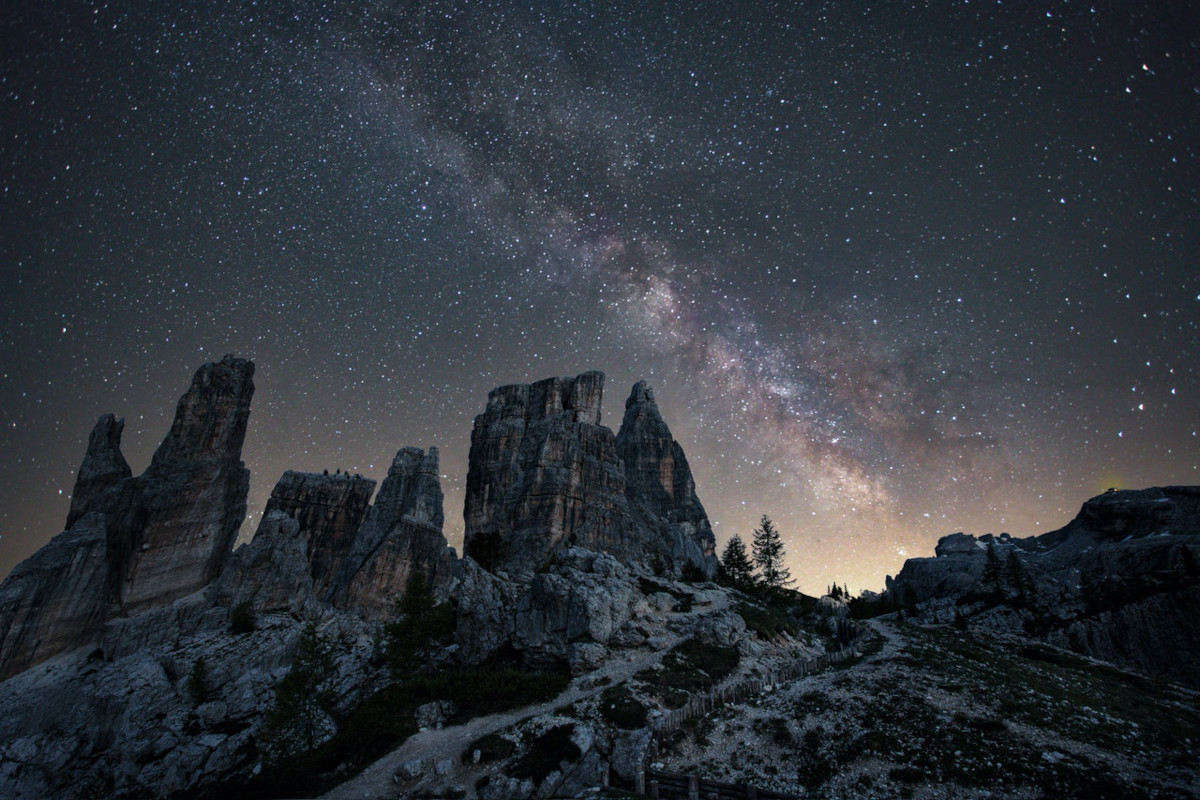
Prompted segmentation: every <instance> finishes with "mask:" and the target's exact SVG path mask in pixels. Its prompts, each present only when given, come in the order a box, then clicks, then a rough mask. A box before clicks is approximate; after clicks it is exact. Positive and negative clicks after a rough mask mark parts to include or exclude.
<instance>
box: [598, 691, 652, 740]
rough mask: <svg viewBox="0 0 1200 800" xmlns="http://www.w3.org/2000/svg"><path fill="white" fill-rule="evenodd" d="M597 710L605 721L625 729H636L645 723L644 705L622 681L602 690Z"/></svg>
mask: <svg viewBox="0 0 1200 800" xmlns="http://www.w3.org/2000/svg"><path fill="white" fill-rule="evenodd" d="M599 711H600V716H601V717H602V718H603V719H604V720H605V721H606V722H609V723H611V724H613V725H616V726H617V727H618V728H623V729H625V730H636V729H638V728H641V727H643V726H645V724H646V706H645V705H643V704H642V702H641V701H640V700H638V699H637V698H636V697H634V696H633V693H632V692H631V691H629V687H628V686H626V685H625V684H623V683H622V684H620V685H619V686H612V687H609V688H608V689H605V690H604V693H603V694H602V695H600V704H599Z"/></svg>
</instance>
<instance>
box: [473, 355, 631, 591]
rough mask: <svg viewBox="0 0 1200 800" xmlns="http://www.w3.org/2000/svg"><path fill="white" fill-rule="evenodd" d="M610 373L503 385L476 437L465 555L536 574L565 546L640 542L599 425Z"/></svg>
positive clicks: (608, 437)
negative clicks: (570, 542) (635, 537)
mask: <svg viewBox="0 0 1200 800" xmlns="http://www.w3.org/2000/svg"><path fill="white" fill-rule="evenodd" d="M603 386H604V375H603V373H600V372H587V373H584V374H582V375H580V376H578V377H575V378H549V379H547V380H544V381H539V382H538V383H534V384H530V385H523V384H515V385H511V386H501V387H499V388H497V389H493V390H492V391H491V392H490V393H489V394H488V404H487V410H486V411H484V413H483V414H481V415H479V416H478V417H476V418H475V425H474V428H473V429H472V431H471V453H470V468H469V470H468V473H467V497H466V506H465V511H464V517H465V520H466V530H465V534H464V551H465V552H466V554H468V555H470V556H471V557H472V558H474V559H475V560H476V561H477V562H479V564H480V565H482V566H483V567H485V568H486V569H491V570H500V571H504V572H509V573H512V574H530V573H532V572H533V571H534V570H535V569H537V568H538V567H539V566H541V565H542V564H544V563H545V562H546V561H547V559H549V557H550V555H551V554H552V553H553V552H554V550H555V549H557V548H558V547H559V546H560V545H562V544H563V543H564V542H566V541H568V539H571V540H573V541H575V542H578V543H579V544H583V543H584V541H588V542H591V541H594V540H601V539H606V538H607V539H611V540H614V541H616V540H624V539H632V534H633V521H632V519H631V518H630V516H629V509H628V506H627V504H626V502H625V494H624V493H625V476H624V474H623V471H622V469H621V466H620V463H619V462H618V461H617V457H616V447H615V442H614V439H613V434H612V431H611V430H609V429H608V428H605V427H603V426H601V425H600V397H601V393H602V391H603Z"/></svg>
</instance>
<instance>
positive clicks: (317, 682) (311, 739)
mask: <svg viewBox="0 0 1200 800" xmlns="http://www.w3.org/2000/svg"><path fill="white" fill-rule="evenodd" d="M333 671H334V658H333V650H332V648H331V647H330V644H329V642H328V641H327V640H326V639H325V637H324V636H322V635H321V634H319V633H317V626H316V625H315V624H314V623H312V622H310V623H308V625H307V626H305V628H304V631H303V632H302V633H301V634H300V638H299V640H298V642H297V644H296V654H295V656H294V657H293V658H292V666H291V669H289V670H288V674H287V675H285V676H284V678H283V680H282V681H280V682H279V685H278V686H276V687H275V705H274V707H273V708H271V710H270V711H268V712H267V716H266V719H265V720H264V721H263V726H262V728H261V729H260V732H259V736H260V739H261V743H262V745H263V748H264V750H265V751H266V754H267V757H268V759H269V760H272V761H277V760H280V759H282V758H285V757H287V756H292V755H297V754H299V753H307V752H311V751H312V750H314V749H316V747H317V746H318V745H320V744H321V743H323V742H324V741H325V740H326V739H328V738H329V736H330V735H332V733H333V731H334V729H335V728H336V726H335V724H334V722H333V718H332V716H331V715H330V711H331V710H332V709H333V705H334V701H335V699H336V698H335V696H334V693H333V690H332V687H331V686H330V682H331V679H332V678H333Z"/></svg>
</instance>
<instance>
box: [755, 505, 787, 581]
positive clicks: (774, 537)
mask: <svg viewBox="0 0 1200 800" xmlns="http://www.w3.org/2000/svg"><path fill="white" fill-rule="evenodd" d="M751 547H752V548H753V554H754V564H755V565H756V566H757V567H758V574H759V577H760V578H761V580H762V583H763V585H764V586H766V587H767V588H768V589H771V590H778V589H784V588H786V587H787V586H788V585H789V584H791V583H792V574H791V572H789V571H788V568H787V567H786V566H784V563H783V556H784V549H783V538H782V537H781V536H780V535H779V531H778V530H776V529H775V525H774V523H772V522H771V518H770V517H768V516H767V515H766V514H763V517H762V522H761V523H760V524H759V526H758V527H757V528H755V529H754V542H753V544H752V545H751Z"/></svg>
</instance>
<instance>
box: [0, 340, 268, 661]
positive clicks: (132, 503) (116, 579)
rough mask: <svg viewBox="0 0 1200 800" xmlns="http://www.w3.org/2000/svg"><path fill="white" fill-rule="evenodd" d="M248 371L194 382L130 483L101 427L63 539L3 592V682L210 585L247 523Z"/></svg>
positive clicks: (114, 424)
mask: <svg viewBox="0 0 1200 800" xmlns="http://www.w3.org/2000/svg"><path fill="white" fill-rule="evenodd" d="M253 374H254V365H253V364H252V363H251V362H249V361H246V360H244V359H238V358H234V357H233V356H226V357H225V358H224V359H223V360H221V361H220V362H217V363H213V364H206V365H204V366H202V367H201V368H200V369H199V371H197V372H196V375H195V378H194V379H193V381H192V385H191V387H190V388H189V389H188V391H187V392H186V393H185V394H184V395H183V397H182V398H181V399H180V401H179V405H178V407H177V410H176V413H175V420H174V423H173V425H172V427H171V431H170V433H169V434H168V435H167V437H166V438H165V439H164V440H163V442H162V444H161V445H160V446H159V448H158V450H157V452H156V453H155V454H154V458H153V460H152V462H151V464H150V466H149V468H147V470H146V471H145V472H144V473H143V474H142V475H140V476H138V477H136V478H135V477H131V476H130V474H129V472H130V471H129V466H128V464H126V462H125V459H124V457H123V456H122V455H121V451H120V439H121V432H122V429H123V427H124V426H123V423H122V421H121V420H118V419H117V418H116V417H114V416H112V415H105V416H103V417H101V418H100V420H99V421H98V422H97V423H96V426H95V428H94V429H93V430H92V434H91V437H90V438H89V441H88V450H87V454H86V456H85V457H84V460H83V464H82V465H81V467H80V470H79V477H78V479H77V481H76V487H75V494H74V495H73V496H72V501H71V508H70V512H69V513H68V522H69V525H70V527H69V529H68V530H67V531H66V532H64V533H62V534H60V535H59V536H58V537H56V538H55V539H54V540H52V541H51V542H50V544H48V545H46V547H44V548H43V549H42V550H40V551H38V552H37V553H35V554H34V555H33V556H31V557H30V558H29V559H27V560H26V561H25V562H23V563H22V564H20V565H18V566H17V567H16V569H14V570H13V572H12V574H11V575H10V576H9V577H8V579H6V580H5V582H4V584H3V585H2V586H0V677H7V676H8V675H12V674H14V673H15V672H18V671H20V670H21V669H23V668H25V667H27V666H29V665H32V664H36V663H38V662H39V661H42V660H44V659H46V658H49V657H50V656H53V655H55V654H57V653H59V652H62V651H64V650H68V649H71V648H73V647H80V646H82V645H85V644H88V643H90V642H93V641H95V640H96V639H97V638H98V636H99V634H100V629H101V626H102V625H103V624H104V622H105V621H106V620H108V619H110V618H111V617H113V616H114V615H117V614H125V615H130V614H136V613H138V612H139V611H143V610H145V609H148V608H153V607H155V606H158V605H162V604H164V603H168V602H170V601H171V600H174V599H176V598H179V597H183V596H185V595H187V594H191V593H192V592H195V591H196V590H198V589H201V588H203V587H204V586H206V585H207V584H209V583H210V582H211V581H212V580H213V579H214V578H215V577H216V576H217V575H218V574H219V573H220V571H221V568H222V567H223V566H224V564H225V562H226V561H227V560H228V558H229V556H230V553H231V552H232V546H233V541H234V538H235V537H236V535H237V529H238V526H239V525H240V524H241V521H242V519H243V518H244V517H245V515H246V495H247V492H248V490H249V480H250V473H249V470H247V469H246V468H245V465H243V464H242V462H241V450H242V442H243V440H244V439H245V435H246V422H247V419H248V416H249V413H250V398H251V396H252V395H253V393H254V384H253V381H252V377H253Z"/></svg>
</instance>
